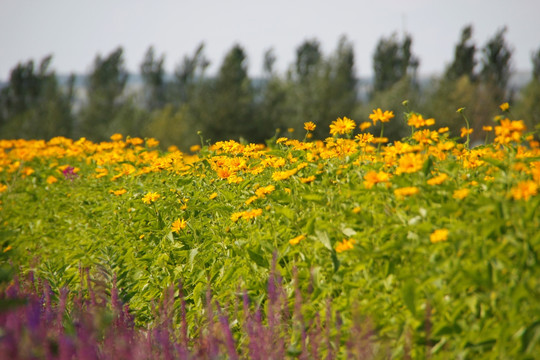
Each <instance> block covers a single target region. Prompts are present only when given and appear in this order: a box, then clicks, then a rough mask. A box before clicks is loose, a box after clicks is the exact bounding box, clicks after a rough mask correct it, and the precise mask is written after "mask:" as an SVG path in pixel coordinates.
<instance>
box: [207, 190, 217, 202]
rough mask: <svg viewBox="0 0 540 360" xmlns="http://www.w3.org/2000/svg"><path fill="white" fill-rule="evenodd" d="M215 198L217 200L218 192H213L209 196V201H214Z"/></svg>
mask: <svg viewBox="0 0 540 360" xmlns="http://www.w3.org/2000/svg"><path fill="white" fill-rule="evenodd" d="M215 198H217V192H213V193H211V194H210V196H208V199H210V200H213V199H215Z"/></svg>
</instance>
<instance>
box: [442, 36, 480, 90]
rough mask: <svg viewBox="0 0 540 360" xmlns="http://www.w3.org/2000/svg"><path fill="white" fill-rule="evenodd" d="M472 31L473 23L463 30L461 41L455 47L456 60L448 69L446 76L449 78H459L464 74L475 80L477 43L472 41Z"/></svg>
mask: <svg viewBox="0 0 540 360" xmlns="http://www.w3.org/2000/svg"><path fill="white" fill-rule="evenodd" d="M472 31H473V28H472V26H471V25H468V26H466V27H465V28H463V30H462V31H461V38H460V41H459V43H458V44H457V45H456V47H455V49H454V60H453V61H452V64H450V66H449V67H448V68H447V69H446V73H445V78H446V79H447V80H457V79H459V78H460V77H462V76H467V77H468V78H469V79H470V80H474V78H475V74H474V68H475V66H476V60H475V59H474V57H475V54H476V45H475V44H473V43H471V37H472Z"/></svg>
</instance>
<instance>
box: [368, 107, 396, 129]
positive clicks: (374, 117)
mask: <svg viewBox="0 0 540 360" xmlns="http://www.w3.org/2000/svg"><path fill="white" fill-rule="evenodd" d="M394 116H395V115H394V112H393V111H388V110H387V111H385V112H383V111H382V110H381V109H377V110H373V114H370V115H369V118H370V119H371V121H373V125H377V121H379V120H380V121H381V122H383V123H384V122H389V121H390V119H391V118H393V117H394Z"/></svg>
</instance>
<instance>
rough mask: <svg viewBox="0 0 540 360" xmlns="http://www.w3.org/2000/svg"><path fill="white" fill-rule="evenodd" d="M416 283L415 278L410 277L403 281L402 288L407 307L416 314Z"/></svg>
mask: <svg viewBox="0 0 540 360" xmlns="http://www.w3.org/2000/svg"><path fill="white" fill-rule="evenodd" d="M415 290H416V284H415V282H414V280H412V279H409V280H407V281H405V282H404V283H403V286H402V288H401V295H402V296H403V303H404V304H405V306H407V309H409V311H410V312H411V314H413V316H416V295H415Z"/></svg>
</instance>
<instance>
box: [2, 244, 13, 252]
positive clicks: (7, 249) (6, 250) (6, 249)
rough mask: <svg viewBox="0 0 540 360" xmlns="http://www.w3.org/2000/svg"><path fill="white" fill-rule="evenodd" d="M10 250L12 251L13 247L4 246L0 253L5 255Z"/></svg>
mask: <svg viewBox="0 0 540 360" xmlns="http://www.w3.org/2000/svg"><path fill="white" fill-rule="evenodd" d="M11 249H13V247H12V246H11V245H8V246H6V248H5V249H4V250H3V251H2V252H3V253H7V252H8V251H9V250H11Z"/></svg>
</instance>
